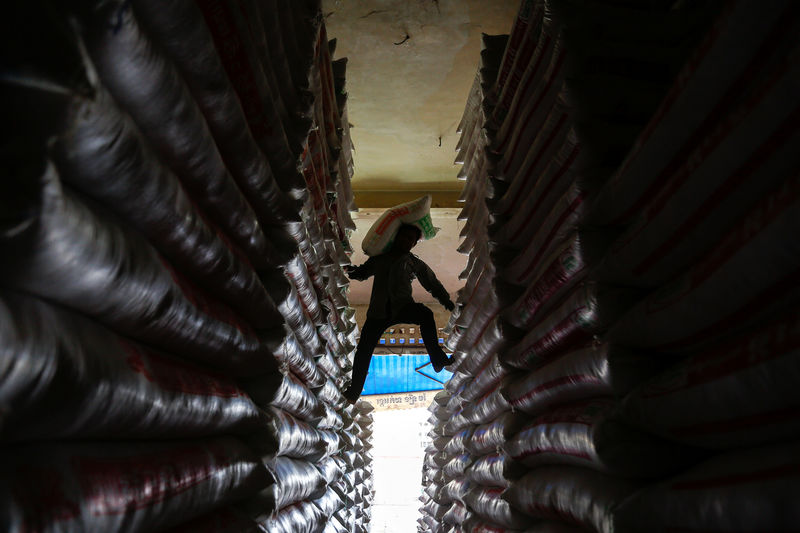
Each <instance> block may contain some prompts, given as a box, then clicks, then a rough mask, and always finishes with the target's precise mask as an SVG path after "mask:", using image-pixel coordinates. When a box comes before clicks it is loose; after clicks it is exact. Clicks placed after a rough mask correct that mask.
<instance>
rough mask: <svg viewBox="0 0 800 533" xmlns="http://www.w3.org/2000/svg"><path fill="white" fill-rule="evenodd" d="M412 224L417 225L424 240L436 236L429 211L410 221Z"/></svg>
mask: <svg viewBox="0 0 800 533" xmlns="http://www.w3.org/2000/svg"><path fill="white" fill-rule="evenodd" d="M412 224H415V225H417V226H418V227H419V229H421V230H422V237H423V238H424V239H425V240H428V239H432V238H433V237H435V236H436V228H434V227H433V220H431V215H430V213H428V214H426V215H425V216H423V217H422V218H420V219H419V220H415V221H414V222H412Z"/></svg>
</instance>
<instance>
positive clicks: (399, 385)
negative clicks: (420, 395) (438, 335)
mask: <svg viewBox="0 0 800 533" xmlns="http://www.w3.org/2000/svg"><path fill="white" fill-rule="evenodd" d="M452 375H453V373H452V372H449V371H448V370H442V371H441V372H434V371H433V367H432V366H431V364H430V358H429V357H428V356H427V354H421V355H403V356H398V355H373V356H372V362H370V365H369V374H367V381H366V383H365V384H364V392H362V393H361V394H364V395H366V394H394V393H398V392H409V391H418V390H436V389H441V388H442V386H443V384H444V382H445V381H447V380H448V379H450V376H452Z"/></svg>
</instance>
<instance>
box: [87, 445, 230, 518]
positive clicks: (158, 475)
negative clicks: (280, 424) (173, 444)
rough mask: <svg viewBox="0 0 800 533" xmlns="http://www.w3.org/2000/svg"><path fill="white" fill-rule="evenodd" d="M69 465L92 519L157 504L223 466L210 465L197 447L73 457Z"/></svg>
mask: <svg viewBox="0 0 800 533" xmlns="http://www.w3.org/2000/svg"><path fill="white" fill-rule="evenodd" d="M215 458H216V459H219V458H220V457H219V456H216V457H215ZM72 463H73V466H74V467H75V469H76V470H77V472H78V473H79V474H80V484H81V491H82V493H83V495H84V502H85V506H86V507H87V508H88V509H89V512H90V513H91V514H92V515H93V516H107V515H116V514H124V513H129V512H131V510H135V509H143V508H145V507H150V506H152V505H154V504H157V503H161V502H163V501H166V500H168V499H170V498H173V497H175V496H176V495H178V494H181V493H183V492H186V491H187V490H189V489H191V488H193V487H196V486H197V485H200V484H201V483H204V482H205V481H206V480H208V479H209V478H211V477H212V476H213V475H214V474H215V473H216V472H218V471H220V470H221V469H222V468H224V467H225V466H227V464H226V463H227V461H224V462H222V463H217V464H214V462H213V461H212V460H211V454H210V453H209V450H206V449H205V448H203V447H200V446H186V447H182V448H177V449H173V450H168V451H165V452H162V453H149V454H145V455H138V456H134V457H123V458H92V457H77V458H75V459H73V460H72Z"/></svg>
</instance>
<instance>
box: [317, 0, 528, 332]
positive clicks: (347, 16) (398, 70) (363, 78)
mask: <svg viewBox="0 0 800 533" xmlns="http://www.w3.org/2000/svg"><path fill="white" fill-rule="evenodd" d="M518 9H519V0H492V1H486V0H460V1H459V0H438V1H436V0H323V13H324V14H325V24H326V28H327V31H328V37H329V38H331V39H332V38H336V41H337V44H336V51H335V54H334V59H338V58H341V57H347V58H348V63H347V82H346V91H347V93H348V99H347V112H348V118H349V122H350V123H351V124H352V128H351V130H350V133H351V136H352V139H353V144H354V146H355V153H354V154H353V157H354V162H355V175H354V176H353V182H352V184H353V190H354V192H355V200H356V204H357V205H358V207H359V212H358V213H357V214H355V216H354V219H355V221H356V226H357V230H356V231H355V233H354V234H353V235H352V236H351V242H352V245H353V248H354V249H355V250H356V253H355V254H354V255H353V258H352V259H353V262H354V263H355V264H361V263H363V262H364V260H365V259H366V257H365V256H364V255H363V253H362V252H361V240H362V238H363V236H364V235H365V233H366V231H367V230H368V229H369V227H370V226H371V225H372V223H373V222H374V221H375V219H376V218H377V217H378V216H379V215H380V214H381V213H382V212H383V211H384V209H385V208H387V207H391V206H393V205H397V204H399V203H403V202H406V201H409V200H412V199H414V198H417V197H419V196H422V195H423V194H431V195H432V196H433V206H434V208H435V209H433V210H432V216H433V220H434V225H436V226H438V227H440V228H441V231H440V232H439V235H437V236H436V237H435V238H434V239H432V240H431V241H427V242H421V243H420V244H419V245H418V246H417V248H415V250H414V252H415V253H416V254H417V255H419V256H420V257H421V258H422V259H423V260H424V261H425V262H426V263H428V265H430V267H431V268H432V269H433V270H434V271H435V272H436V274H437V276H438V277H439V279H440V280H441V281H442V283H443V284H444V285H445V288H446V289H447V290H448V292H450V294H451V296H452V297H453V298H455V292H456V291H457V290H458V289H459V288H460V287H461V286H463V282H462V281H460V280H459V279H458V274H459V273H460V272H461V271H462V270H463V269H464V267H465V266H466V259H467V258H466V256H465V255H462V254H459V253H458V252H457V251H456V248H457V247H458V245H459V243H460V241H461V239H460V238H459V232H460V230H461V229H462V228H463V224H464V223H463V222H459V221H457V220H456V216H457V214H458V213H459V211H460V209H461V207H463V204H460V203H458V202H457V198H458V196H459V194H460V192H461V189H462V187H463V185H464V182H462V181H458V180H457V179H456V175H457V173H458V168H457V167H456V166H455V165H454V164H453V160H454V159H455V155H456V154H455V147H456V143H457V142H458V134H457V133H456V127H457V126H458V122H459V121H460V120H461V115H462V114H463V111H464V105H465V104H466V100H467V96H468V94H469V90H470V88H471V87H472V83H473V80H474V79H475V73H476V71H477V69H478V63H479V60H480V51H481V33H488V34H491V35H496V34H505V33H509V32H510V31H511V25H512V23H513V20H514V17H515V16H516V13H517V10H518ZM396 43H399V44H396ZM371 287H372V284H371V281H367V282H353V283H351V285H350V302H351V305H354V306H355V307H356V308H357V310H358V311H359V318H360V320H359V322H362V321H363V312H364V309H363V306H365V305H366V304H367V303H368V302H369V295H370V290H371ZM414 298H415V299H416V300H417V301H419V302H425V303H429V302H432V301H433V298H432V297H431V296H430V295H429V294H428V293H427V292H425V291H424V290H423V289H422V288H421V287H420V286H419V284H418V283H417V282H415V283H414ZM432 308H433V309H434V311H435V312H436V313H437V321H439V322H441V321H442V315H443V314H444V309H443V308H441V307H440V306H438V305H433V306H432ZM444 320H445V321H446V319H444ZM440 325H442V324H440Z"/></svg>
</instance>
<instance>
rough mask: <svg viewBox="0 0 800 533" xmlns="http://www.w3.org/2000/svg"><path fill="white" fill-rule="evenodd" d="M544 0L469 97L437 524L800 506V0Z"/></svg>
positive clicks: (616, 518)
mask: <svg viewBox="0 0 800 533" xmlns="http://www.w3.org/2000/svg"><path fill="white" fill-rule="evenodd" d="M764 7H765V6H764V5H763V3H759V2H754V1H734V2H729V3H725V4H721V3H717V2H687V3H681V2H678V3H676V2H648V3H646V5H645V4H641V3H635V2H611V1H604V0H590V1H575V0H549V1H546V2H545V1H536V0H525V1H523V2H522V4H521V6H520V10H519V14H518V17H517V19H516V21H515V23H514V26H513V28H512V32H511V34H510V35H509V36H505V37H504V36H485V37H484V50H483V52H482V53H481V67H480V69H479V72H478V75H477V76H476V79H475V83H474V85H473V89H472V91H471V93H470V95H469V98H468V101H467V105H466V109H465V112H464V117H463V119H462V121H461V125H460V132H461V141H460V142H459V145H458V148H457V150H458V155H457V158H456V162H457V163H461V164H462V167H461V170H460V172H459V178H460V179H464V180H466V184H465V186H464V191H463V193H462V200H464V202H465V206H464V209H463V211H462V214H461V218H462V219H463V220H466V225H465V228H464V231H463V233H462V236H463V237H464V241H463V243H462V245H461V247H460V248H459V250H460V251H461V252H463V253H466V254H469V261H468V266H467V268H466V270H465V271H464V272H463V273H462V279H464V280H465V285H464V287H463V289H462V290H461V292H460V294H459V302H458V306H457V310H456V312H455V313H454V314H453V315H452V316H451V320H450V322H449V324H448V329H449V331H450V337H449V340H448V343H449V345H450V346H449V347H450V348H451V349H452V350H453V351H454V354H455V356H456V363H455V365H454V367H453V368H454V374H453V377H452V378H451V379H450V380H449V381H448V382H447V383H446V385H445V389H444V391H442V392H441V393H439V394H438V395H437V396H436V398H435V400H434V402H433V403H432V404H431V407H430V410H431V411H432V416H431V419H430V421H431V423H432V429H431V432H430V436H431V438H432V444H431V446H430V447H429V448H428V450H427V451H426V457H425V463H424V464H425V466H424V468H423V488H424V490H423V496H422V498H421V499H422V501H423V506H422V508H421V517H420V519H419V524H420V525H419V531H421V532H428V531H430V532H434V533H438V532H461V531H464V532H483V531H493V532H498V531H504V532H516V531H526V532H532V531H537V532H538V531H542V532H544V531H586V530H589V531H598V532H602V533H610V532H626V531H678V530H681V531H689V530H692V531H700V530H703V531H744V530H776V531H777V530H791V529H796V528H798V527H800V514H798V511H797V509H796V506H795V505H794V504H793V502H792V497H791V496H790V495H791V494H796V493H797V490H798V487H800V479H799V478H798V477H797V469H796V468H794V465H796V462H797V459H796V458H797V457H798V456H800V454H799V453H798V452H800V446H798V444H797V442H798V438H800V423H799V422H798V418H797V416H796V415H797V413H798V409H797V408H798V406H800V394H798V392H797V390H796V383H797V381H798V377H800V353H798V351H797V345H796V343H795V342H794V339H795V336H796V332H797V324H798V314H797V304H798V301H799V300H798V292H797V287H798V284H797V273H798V267H800V253H798V252H800V250H798V249H797V244H792V243H793V242H795V243H796V241H797V239H794V238H792V237H791V236H792V235H795V234H796V232H797V230H798V229H800V228H799V227H798V224H799V223H800V202H799V200H798V195H797V193H798V190H800V189H798V187H797V185H798V171H799V170H800V151H798V149H797V147H798V146H800V143H798V141H799V140H800V136H799V135H798V128H797V125H798V122H797V107H798V94H800V93H798V91H797V89H798V80H800V63H799V62H798V57H800V56H798V54H797V52H798V42H797V39H796V35H797V31H798V29H800V10H798V6H797V4H796V3H793V2H788V1H787V2H777V3H774V4H770V6H769V7H768V8H767V9H764Z"/></svg>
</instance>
